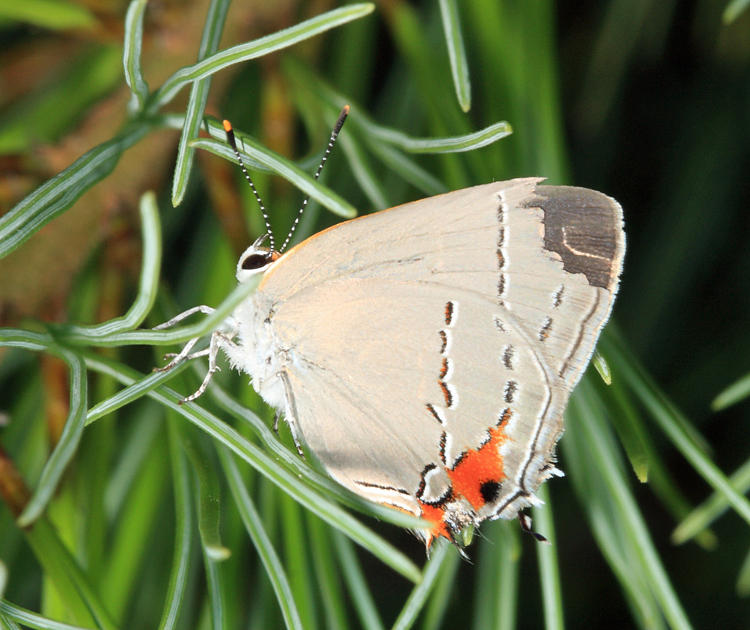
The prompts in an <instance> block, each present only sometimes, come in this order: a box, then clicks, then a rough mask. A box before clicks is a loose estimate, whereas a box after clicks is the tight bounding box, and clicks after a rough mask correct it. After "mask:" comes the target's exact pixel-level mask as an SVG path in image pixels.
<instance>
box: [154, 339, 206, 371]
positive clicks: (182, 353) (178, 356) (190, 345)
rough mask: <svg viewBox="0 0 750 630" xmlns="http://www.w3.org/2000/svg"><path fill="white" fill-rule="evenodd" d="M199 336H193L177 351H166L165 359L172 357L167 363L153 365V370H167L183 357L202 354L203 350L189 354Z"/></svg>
mask: <svg viewBox="0 0 750 630" xmlns="http://www.w3.org/2000/svg"><path fill="white" fill-rule="evenodd" d="M199 339H200V337H194V338H193V339H191V340H190V341H188V342H187V343H186V344H185V347H184V348H183V349H182V350H180V352H178V353H174V352H168V353H167V354H165V355H164V358H165V359H172V360H171V361H170V362H169V363H167V364H166V365H163V366H162V367H155V368H154V372H167V371H168V370H171V369H172V368H173V367H174V366H175V365H177V364H178V363H182V362H183V361H184V360H185V359H194V358H196V357H197V356H202V354H205V352H204V351H201V352H194V353H193V354H190V351H191V350H192V349H193V346H194V345H195V344H196V343H198V340H199Z"/></svg>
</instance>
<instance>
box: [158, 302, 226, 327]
mask: <svg viewBox="0 0 750 630" xmlns="http://www.w3.org/2000/svg"><path fill="white" fill-rule="evenodd" d="M215 310H216V309H214V308H211V307H210V306H206V305H205V304H201V305H200V306H194V307H193V308H189V309H188V310H186V311H183V312H182V313H180V314H179V315H175V316H174V317H173V318H172V319H170V320H167V321H166V322H164V323H163V324H159V325H158V326H154V327H153V329H152V330H164V329H165V328H172V326H174V325H175V324H179V323H180V322H181V321H182V320H183V319H187V318H188V317H190V316H191V315H194V314H195V313H203V314H204V315H210V314H211V313H213V312H214V311H215Z"/></svg>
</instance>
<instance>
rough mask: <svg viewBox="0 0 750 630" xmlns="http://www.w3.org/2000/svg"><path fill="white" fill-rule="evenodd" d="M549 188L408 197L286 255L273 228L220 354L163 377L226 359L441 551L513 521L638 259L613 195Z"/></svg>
mask: <svg viewBox="0 0 750 630" xmlns="http://www.w3.org/2000/svg"><path fill="white" fill-rule="evenodd" d="M348 111H349V110H348V107H347V108H345V109H344V111H342V113H341V116H340V117H339V120H338V122H337V124H336V126H335V127H334V130H333V133H332V135H331V140H330V141H329V144H328V148H327V149H326V153H325V156H324V158H323V160H322V162H321V166H320V167H319V169H318V173H317V174H316V177H317V175H318V174H319V173H320V169H321V168H322V166H323V164H324V163H325V158H326V157H327V155H328V153H329V151H330V149H331V147H332V146H333V143H334V142H335V140H336V137H337V135H338V133H339V131H340V129H341V126H342V125H343V122H344V120H345V118H346V115H347V114H348ZM224 127H225V130H226V132H227V138H228V141H229V143H230V145H231V146H232V148H233V149H234V151H235V153H236V155H237V158H238V160H239V162H240V165H241V166H242V169H243V172H244V173H245V175H246V178H247V179H248V181H251V182H252V180H251V179H250V177H249V175H248V174H247V171H246V169H245V167H244V165H243V164H242V158H241V156H240V153H239V151H238V150H237V146H236V141H235V138H234V133H233V131H232V127H231V124H229V123H228V122H226V121H225V123H224ZM542 181H543V179H542V178H536V177H530V178H523V179H513V180H510V181H502V182H493V183H489V184H484V185H480V186H474V187H472V188H466V189H463V190H457V191H454V192H449V193H447V194H443V195H438V196H435V197H430V198H427V199H422V200H420V201H414V202H412V203H407V204H404V205H401V206H398V207H395V208H391V209H388V210H383V211H381V212H376V213H374V214H370V215H366V216H363V217H359V218H356V219H352V220H350V221H346V222H343V223H340V224H338V225H335V226H333V227H331V228H329V229H327V230H324V231H322V232H320V233H319V234H316V235H314V236H312V237H310V238H308V239H307V240H305V241H303V242H301V243H300V244H298V245H296V246H294V247H292V248H291V249H290V250H289V251H284V250H285V246H286V244H287V243H288V241H289V237H287V241H286V242H285V243H284V245H283V246H282V247H281V248H279V249H276V247H275V243H274V241H273V237H272V235H271V230H270V226H268V224H267V228H268V234H265V235H263V236H261V237H260V238H258V239H257V240H256V241H255V242H254V243H253V244H252V245H251V246H250V247H249V248H248V249H247V250H245V252H244V253H243V254H242V255H241V256H240V259H239V261H238V263H237V269H236V276H237V280H238V282H240V283H243V282H247V281H248V280H249V279H250V278H253V277H254V276H257V275H259V274H260V275H262V280H261V281H260V284H259V285H258V287H257V290H256V291H255V293H253V294H252V295H251V296H250V297H248V298H247V299H246V300H245V301H244V302H243V303H242V304H240V305H239V306H238V307H237V309H236V310H235V312H234V313H233V315H232V316H231V318H229V320H228V321H227V322H226V325H225V327H224V328H223V329H222V330H219V331H216V332H214V333H213V335H212V337H211V343H210V346H209V350H208V351H207V352H206V351H203V352H200V353H195V354H193V355H191V354H190V349H191V348H192V344H193V343H194V341H193V342H191V343H190V344H188V347H187V348H186V350H183V352H182V353H180V354H179V355H177V356H176V357H175V359H173V361H172V362H171V363H170V364H169V365H167V366H166V367H167V368H169V367H171V366H172V365H175V364H176V363H178V362H179V361H181V360H184V359H186V358H191V357H192V356H196V355H197V356H203V355H205V354H208V356H209V372H208V374H207V376H206V379H205V380H204V382H203V384H202V385H201V388H200V389H199V390H198V391H197V392H196V393H195V394H193V395H192V396H189V397H188V398H187V399H186V400H194V399H195V398H197V397H198V396H199V395H200V394H202V393H203V391H204V390H205V388H206V386H207V385H208V382H209V380H210V377H211V374H212V373H213V372H214V371H215V370H216V364H217V356H218V353H219V350H221V351H222V352H223V353H224V354H226V356H227V357H228V358H229V361H230V363H231V364H232V366H233V367H234V368H235V369H237V370H240V371H242V372H245V373H247V374H249V375H250V382H251V384H252V386H253V387H254V388H255V390H256V391H257V392H258V393H259V394H260V395H261V396H262V398H263V399H264V400H265V401H266V402H267V403H268V404H269V405H270V406H272V407H273V408H275V409H276V410H277V411H278V412H280V413H281V414H283V417H284V418H285V420H286V422H287V423H288V424H289V426H290V428H291V432H292V435H293V436H294V439H295V443H296V444H297V447H298V450H300V452H302V445H303V444H304V445H305V446H306V447H307V449H308V450H309V451H310V452H312V453H313V454H314V456H315V458H316V459H317V460H318V461H319V462H320V463H321V464H322V466H323V467H324V468H325V469H326V470H327V472H328V473H329V474H330V475H331V476H332V477H333V478H334V479H335V480H336V481H338V482H339V483H340V484H342V485H343V486H345V487H346V488H349V489H350V490H352V491H353V492H355V493H356V494H358V495H360V496H363V497H365V498H366V499H369V500H371V501H374V502H376V503H380V504H383V505H387V506H390V507H392V508H395V509H397V510H401V511H404V512H407V513H409V514H413V515H415V516H419V517H421V518H422V519H424V520H426V521H427V522H428V523H429V524H430V527H429V528H428V529H427V530H419V531H417V535H418V536H420V537H421V538H422V539H423V540H424V542H425V543H426V545H427V546H428V547H429V546H430V544H431V543H432V542H433V541H434V540H436V539H438V538H441V537H444V538H448V539H450V540H452V541H454V542H456V541H459V540H460V535H461V532H462V531H465V530H466V529H467V528H471V527H473V526H476V525H478V524H479V523H481V522H482V521H484V520H487V519H496V518H513V517H515V516H516V515H519V513H520V511H521V510H523V509H524V508H526V507H528V506H530V505H534V504H536V503H538V499H537V497H536V494H535V493H536V491H537V489H538V487H539V486H540V484H541V483H542V482H543V481H545V480H546V479H548V478H550V477H552V476H555V475H561V474H562V473H561V472H560V471H559V470H558V469H557V468H556V466H555V446H556V444H557V441H558V439H559V438H560V436H561V434H562V431H563V412H564V410H565V407H566V404H567V402H568V399H569V397H570V394H571V392H572V390H573V388H574V387H575V385H576V383H577V382H578V380H579V379H580V377H581V375H582V373H583V371H584V370H585V368H586V366H587V365H588V362H589V360H590V358H591V355H592V353H593V351H594V348H595V345H596V342H597V339H598V337H599V333H600V332H601V329H602V327H603V326H604V324H605V323H606V321H607V319H608V317H609V315H610V312H611V309H612V305H613V302H614V299H615V295H616V293H617V289H618V284H619V278H620V272H621V268H622V261H623V256H624V251H625V235H624V230H623V217H622V209H621V207H620V205H619V204H618V203H617V202H616V201H615V200H614V199H611V198H610V197H608V196H606V195H604V194H602V193H599V192H596V191H593V190H588V189H584V188H576V187H567V186H546V185H543V184H542ZM253 190H254V191H255V188H254V186H253ZM256 195H257V193H256ZM258 201H259V203H261V207H262V202H261V201H260V198H258ZM264 216H266V215H265V211H264ZM266 221H267V217H266ZM294 225H295V226H296V221H295V224H294ZM291 232H293V229H292V230H291ZM290 236H291V233H290ZM267 238H268V240H269V244H268V245H265V244H264V242H265V241H266V239H267ZM203 308H204V309H205V308H207V307H203ZM194 311H195V309H191V311H187V312H186V313H191V312H194ZM204 312H205V311H204ZM183 315H184V314H183ZM181 318H182V315H181V316H178V317H177V318H174V319H173V320H170V321H169V322H166V324H164V325H162V327H167V326H169V325H173V324H174V323H176V322H177V321H179V320H180V319H181ZM521 523H522V526H523V527H524V529H527V530H530V525H529V521H528V519H527V518H526V517H522V518H521ZM539 538H542V537H541V536H539Z"/></svg>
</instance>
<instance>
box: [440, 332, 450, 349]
mask: <svg viewBox="0 0 750 630" xmlns="http://www.w3.org/2000/svg"><path fill="white" fill-rule="evenodd" d="M447 347H448V333H446V332H445V331H444V330H441V331H440V354H445V349H446V348H447Z"/></svg>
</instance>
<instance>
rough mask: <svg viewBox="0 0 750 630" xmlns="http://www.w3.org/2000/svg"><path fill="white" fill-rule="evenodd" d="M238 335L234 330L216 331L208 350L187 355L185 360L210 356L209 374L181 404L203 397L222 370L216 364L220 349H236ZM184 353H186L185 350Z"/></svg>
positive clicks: (213, 333) (207, 373) (212, 334)
mask: <svg viewBox="0 0 750 630" xmlns="http://www.w3.org/2000/svg"><path fill="white" fill-rule="evenodd" d="M236 334H237V331H236V330H235V329H234V328H233V329H232V330H230V331H229V332H226V333H225V332H223V331H221V330H215V331H214V332H212V333H211V341H210V342H209V345H208V348H206V349H205V350H201V351H200V352H195V353H193V354H191V355H189V354H185V356H184V357H183V359H194V358H196V357H204V356H208V372H206V376H205V378H204V379H203V382H202V383H201V385H200V387H199V388H198V389H197V390H195V391H194V392H193V393H192V394H190V396H187V397H186V398H183V399H182V400H181V401H180V404H183V403H187V402H191V401H193V400H195V399H196V398H199V397H200V396H202V395H203V393H204V392H205V391H206V388H207V387H208V384H209V383H210V382H211V378H212V377H213V375H214V373H215V372H218V371H219V369H220V368H219V366H218V364H217V363H216V359H217V357H218V355H219V349H222V350H224V351H226V349H227V348H230V347H232V348H233V347H236V345H237V344H235V343H234V341H233V339H234V337H235V335H236ZM188 344H189V342H188ZM183 352H185V350H184V349H183ZM183 352H181V353H180V354H183ZM181 360H182V359H181Z"/></svg>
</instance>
